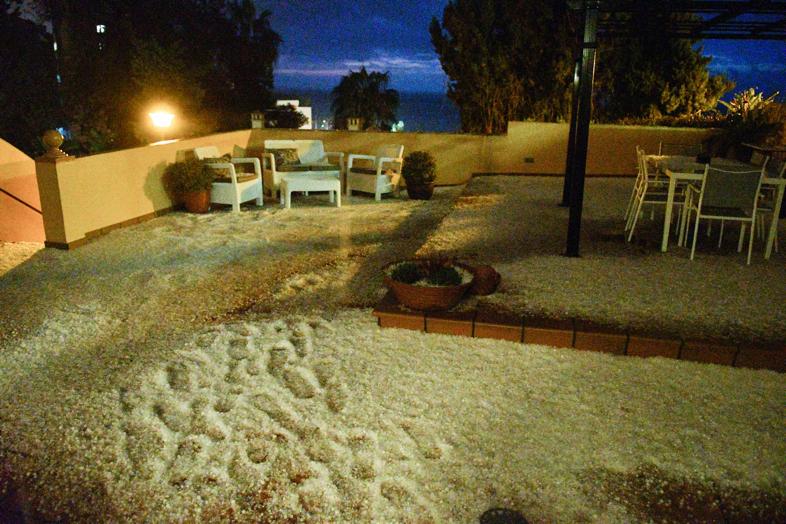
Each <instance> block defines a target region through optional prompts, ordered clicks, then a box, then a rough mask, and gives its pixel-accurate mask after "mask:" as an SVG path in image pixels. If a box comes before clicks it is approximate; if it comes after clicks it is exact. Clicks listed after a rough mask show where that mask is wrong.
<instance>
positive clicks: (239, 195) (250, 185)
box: [194, 146, 263, 212]
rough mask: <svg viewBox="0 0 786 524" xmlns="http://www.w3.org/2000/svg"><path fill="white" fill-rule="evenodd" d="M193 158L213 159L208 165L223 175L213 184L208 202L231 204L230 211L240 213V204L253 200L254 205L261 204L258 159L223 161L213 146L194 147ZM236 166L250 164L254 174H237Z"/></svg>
mask: <svg viewBox="0 0 786 524" xmlns="http://www.w3.org/2000/svg"><path fill="white" fill-rule="evenodd" d="M194 156H195V157H196V158H198V159H200V160H206V159H211V158H215V159H216V161H215V162H211V163H210V164H209V165H210V167H211V168H213V169H216V170H219V171H220V172H222V173H225V174H224V176H222V177H220V178H218V179H217V180H216V181H215V182H213V187H212V189H211V191H210V201H211V202H213V203H215V204H231V205H232V211H234V212H239V211H240V203H241V202H245V201H247V200H255V201H256V205H258V206H261V205H262V204H263V199H262V194H263V192H262V164H261V163H260V162H259V159H258V158H230V159H226V160H225V161H223V162H222V161H221V160H224V159H222V158H221V156H220V155H219V153H218V148H217V147H215V146H206V147H196V148H194ZM237 164H252V165H253V166H254V173H253V174H252V173H248V174H246V173H238V172H237V170H236V169H235V165H237Z"/></svg>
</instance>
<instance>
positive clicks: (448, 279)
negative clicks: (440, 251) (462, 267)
mask: <svg viewBox="0 0 786 524" xmlns="http://www.w3.org/2000/svg"><path fill="white" fill-rule="evenodd" d="M426 281H427V282H428V283H429V284H433V285H435V286H458V285H459V284H461V275H459V272H458V271H456V268H454V267H440V268H437V269H436V270H434V271H433V272H432V273H430V274H429V275H428V276H427V277H426Z"/></svg>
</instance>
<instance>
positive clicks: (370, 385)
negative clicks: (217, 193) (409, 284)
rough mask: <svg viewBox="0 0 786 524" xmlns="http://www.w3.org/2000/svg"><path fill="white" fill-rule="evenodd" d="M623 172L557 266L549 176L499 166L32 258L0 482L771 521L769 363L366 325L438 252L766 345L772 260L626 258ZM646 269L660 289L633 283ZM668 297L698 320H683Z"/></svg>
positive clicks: (415, 513)
mask: <svg viewBox="0 0 786 524" xmlns="http://www.w3.org/2000/svg"><path fill="white" fill-rule="evenodd" d="M629 185H630V180H606V179H591V180H588V185H587V208H586V211H585V236H586V239H585V241H584V256H583V257H582V258H580V259H565V258H563V257H561V256H559V255H558V253H559V252H560V251H561V243H562V241H563V239H564V227H565V219H564V215H565V214H566V212H565V210H563V209H560V208H557V207H556V206H555V203H556V202H557V200H558V197H559V192H560V190H561V186H560V185H559V181H558V180H556V179H546V178H511V177H495V178H476V179H475V180H473V182H472V183H471V184H470V186H469V187H468V188H466V189H465V190H462V189H461V188H451V189H443V190H439V191H438V192H437V195H436V198H435V199H434V200H432V201H430V202H427V203H424V202H414V201H408V200H396V199H386V200H385V201H383V202H382V203H380V204H376V203H374V202H373V200H369V199H367V198H362V197H355V198H352V199H350V200H349V202H348V205H346V206H345V207H344V208H342V209H340V210H337V209H335V208H332V207H330V206H329V205H328V204H327V202H326V198H322V197H319V196H316V197H310V198H308V199H298V200H297V201H296V203H295V207H293V209H291V210H288V211H282V210H279V209H277V208H276V209H273V208H272V207H270V208H264V209H255V208H251V209H247V210H244V212H243V213H241V214H240V215H232V214H231V213H228V212H220V213H213V214H210V215H204V216H197V215H187V214H182V213H174V214H171V215H167V216H164V217H161V218H158V219H155V220H152V221H150V222H147V223H144V224H141V225H137V226H134V227H130V228H127V229H123V230H118V231H114V232H112V233H110V234H109V235H107V236H106V237H104V238H101V239H99V240H98V241H96V242H94V243H91V244H89V245H87V246H85V247H82V248H80V249H78V250H76V251H73V252H61V251H55V250H45V251H39V252H36V253H34V254H33V255H32V257H30V258H29V259H27V260H26V261H24V262H23V263H21V264H20V265H17V266H16V267H14V268H13V269H10V270H9V271H8V272H6V273H5V274H4V275H2V276H0V306H2V307H0V370H2V371H0V463H2V465H3V470H2V471H3V476H2V477H0V479H11V480H12V484H13V486H14V487H15V489H16V491H17V492H18V497H17V498H18V499H19V500H20V501H21V506H23V507H24V511H25V512H26V514H27V515H28V516H33V517H34V519H38V520H55V519H62V518H68V519H70V520H74V521H82V520H90V519H91V518H93V519H94V518H96V517H101V518H103V519H115V520H123V521H143V520H153V521H158V520H167V519H171V520H178V519H182V520H203V521H207V520H210V521H221V520H227V521H229V520H232V519H235V520H238V521H254V520H258V519H259V518H260V517H262V518H263V520H264V519H267V520H270V521H281V520H297V521H306V522H308V521H315V522H316V521H344V522H358V521H360V522H363V521H377V522H393V521H419V522H420V521H423V522H428V521H433V522H444V521H455V522H472V521H476V520H477V517H478V515H479V514H480V513H482V512H483V511H484V510H485V509H488V508H489V507H492V506H507V507H514V508H516V509H518V510H520V511H522V512H523V513H524V514H525V515H526V516H527V518H528V519H529V520H530V521H531V522H574V521H603V522H609V521H614V522H629V521H631V520H646V519H648V518H653V519H655V520H658V519H664V520H671V521H675V520H676V521H680V520H700V519H704V520H722V519H726V520H728V521H735V519H736V520H737V521H746V520H751V519H759V520H763V521H768V520H782V519H783V518H784V512H785V511H786V509H785V508H786V500H785V499H786V495H784V493H786V478H785V477H784V471H786V458H785V457H786V444H785V443H786V438H785V437H786V432H785V431H784V428H783V424H782V421H783V403H782V399H783V398H784V393H786V381H785V380H784V378H783V375H779V374H777V373H773V372H768V371H754V370H747V369H734V368H727V367H721V366H713V365H704V364H695V363H689V362H680V361H671V360H666V359H636V358H621V357H612V356H608V355H603V354H594V353H581V352H577V351H572V350H555V349H553V348H549V347H546V346H537V345H521V344H516V343H510V342H504V341H493V340H479V339H463V338H458V337H451V336H443V335H426V334H422V333H417V332H408V331H401V330H379V329H378V328H377V326H376V325H375V323H374V319H373V317H371V315H370V306H372V305H374V304H375V303H376V302H377V301H378V300H379V298H380V297H381V296H382V294H383V293H384V289H383V288H382V284H381V277H380V274H379V269H380V268H381V267H382V266H383V265H385V264H386V263H388V262H390V261H393V260H396V259H399V258H406V257H409V256H412V255H414V254H416V253H434V252H439V253H442V254H444V253H460V254H461V255H462V256H464V257H466V258H469V259H471V260H477V261H483V262H488V263H492V264H493V265H494V266H495V267H497V269H498V270H499V271H500V272H501V273H502V275H503V287H502V289H501V290H500V292H499V293H498V294H497V295H496V296H494V295H493V296H492V297H489V298H488V299H487V300H489V301H491V302H495V301H496V302H498V303H499V304H502V305H507V306H509V307H510V308H513V309H515V310H521V311H527V310H534V311H538V312H545V313H552V314H570V315H574V314H579V313H580V314H586V315H594V316H595V318H597V319H599V320H617V321H619V322H625V323H628V322H649V321H652V319H653V318H657V319H662V320H663V322H664V325H666V326H669V325H671V326H674V325H675V324H676V323H678V324H679V325H680V326H682V325H690V326H693V328H692V329H695V330H696V332H697V333H706V332H713V333H714V332H716V330H718V331H723V333H724V334H727V333H732V332H733V333H745V334H755V335H757V336H762V337H768V336H769V337H779V336H780V335H779V333H782V330H783V329H784V311H783V310H782V308H783V307H784V306H783V301H782V300H776V301H775V302H773V303H771V304H770V305H769V306H768V307H762V308H761V309H757V310H756V311H759V312H762V311H763V312H766V313H767V315H769V316H768V317H766V318H765V319H764V320H762V319H761V318H760V316H759V315H757V314H754V313H750V312H749V310H750V309H751V308H754V309H755V308H759V306H758V305H757V304H758V303H759V301H760V300H767V299H768V298H777V297H782V296H783V291H784V289H783V286H784V285H785V284H784V282H786V278H784V276H785V275H784V264H783V262H784V256H783V255H782V254H781V255H775V256H774V257H773V259H772V260H770V261H769V262H767V263H764V262H763V261H761V260H760V259H755V260H754V263H753V265H752V266H751V267H746V266H745V265H744V259H743V257H742V256H738V255H736V253H733V250H729V251H724V252H723V253H722V254H721V255H719V256H716V255H715V253H714V248H709V247H706V248H703V250H702V252H700V254H699V257H698V259H697V260H696V261H695V262H694V263H693V265H691V264H689V263H688V261H687V260H686V259H687V257H686V254H685V250H675V251H673V252H670V253H669V254H666V255H663V254H660V253H657V252H656V251H655V249H654V248H653V247H652V246H648V244H647V240H646V239H647V238H657V231H655V229H653V231H654V234H655V236H654V237H652V235H651V233H653V231H650V232H647V231H646V230H642V232H643V234H642V239H644V240H643V243H638V244H634V245H626V244H625V243H624V242H622V241H621V239H620V235H619V227H620V226H619V221H618V220H617V218H615V217H619V216H621V214H622V210H623V208H624V204H625V199H626V198H627V190H628V187H629ZM645 229H646V228H645ZM508 233H510V236H508ZM782 238H783V237H782ZM506 239H507V240H506ZM727 243H728V245H730V246H731V245H734V244H736V242H734V239H733V235H731V236H730V237H729V238H728V240H727ZM0 252H2V253H3V255H0V258H7V257H6V256H5V253H6V250H5V248H3V249H2V250H0ZM659 263H660V264H663V265H664V266H665V267H666V268H668V271H669V273H671V272H676V273H674V274H675V276H674V277H673V279H674V282H676V283H674V284H670V285H669V286H668V287H669V288H670V289H671V290H672V291H669V290H666V291H661V290H660V287H659V286H660V285H662V284H659V285H658V286H653V285H649V286H647V285H645V284H646V283H647V282H649V283H650V284H652V280H653V279H657V280H658V282H662V281H663V279H662V278H659V277H658V275H657V273H653V271H654V269H655V268H657V267H659V266H658V264H659ZM9 265H10V264H9ZM708 272H710V273H711V274H709V275H707V273H708ZM698 277H701V278H698ZM697 279H698V280H699V281H698V282H696V280H697ZM620 281H630V285H631V286H632V289H635V290H638V291H640V294H641V296H642V297H643V298H641V299H635V300H634V299H629V297H627V295H626V289H627V288H626V287H625V286H623V285H622V283H620ZM667 281H669V282H671V280H669V279H667ZM730 282H731V284H729V283H730ZM688 283H691V284H693V285H695V286H698V290H699V291H700V292H701V293H704V294H705V295H708V297H709V299H711V300H718V301H719V303H718V304H717V307H716V308H713V309H712V310H711V311H710V312H709V313H701V314H700V313H697V312H695V311H694V309H695V308H693V307H688V306H687V305H686V304H685V303H684V301H687V300H691V299H690V297H689V296H688V294H687V292H684V291H681V290H682V289H683V288H684V287H687V286H688ZM735 283H737V284H735ZM728 285H732V286H734V285H737V286H740V287H737V288H735V289H736V290H737V291H736V292H732V293H728V295H730V296H728V297H727V298H725V299H723V300H720V299H719V297H721V296H724V295H723V294H724V293H726V291H727V289H726V288H725V287H724V286H728ZM653 289H654V291H653ZM741 289H742V290H744V292H741V291H740V290H741ZM671 293H676V294H674V295H671V296H672V297H673V298H672V299H671V300H669V299H668V297H669V296H670V294H671ZM778 293H780V294H778ZM740 295H742V296H740ZM773 312H774V313H773ZM773 318H774V320H772V319H773ZM713 326H714V327H713ZM0 491H2V482H0ZM0 516H1V514H0Z"/></svg>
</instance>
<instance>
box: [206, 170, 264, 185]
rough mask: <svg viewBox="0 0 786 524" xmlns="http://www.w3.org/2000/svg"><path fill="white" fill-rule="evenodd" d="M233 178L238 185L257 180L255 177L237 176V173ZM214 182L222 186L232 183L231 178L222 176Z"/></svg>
mask: <svg viewBox="0 0 786 524" xmlns="http://www.w3.org/2000/svg"><path fill="white" fill-rule="evenodd" d="M235 176H236V177H237V183H238V184H239V183H241V182H249V181H251V180H256V178H257V176H256V175H241V174H237V173H236V174H235ZM214 182H220V183H222V184H231V183H232V178H231V177H229V176H222V177H219V178H216V179H215V180H214Z"/></svg>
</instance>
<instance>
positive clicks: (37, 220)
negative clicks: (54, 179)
mask: <svg viewBox="0 0 786 524" xmlns="http://www.w3.org/2000/svg"><path fill="white" fill-rule="evenodd" d="M0 190H2V191H0V241H4V242H43V241H44V219H43V217H42V216H41V213H40V212H38V211H36V210H40V209H41V201H40V199H39V197H38V184H37V182H36V177H35V161H34V160H33V159H32V158H30V157H29V156H27V155H26V154H24V153H23V152H21V151H19V150H18V149H17V148H15V147H14V146H12V145H11V144H9V143H8V142H6V141H5V140H3V139H0ZM11 195H13V196H11Z"/></svg>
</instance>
